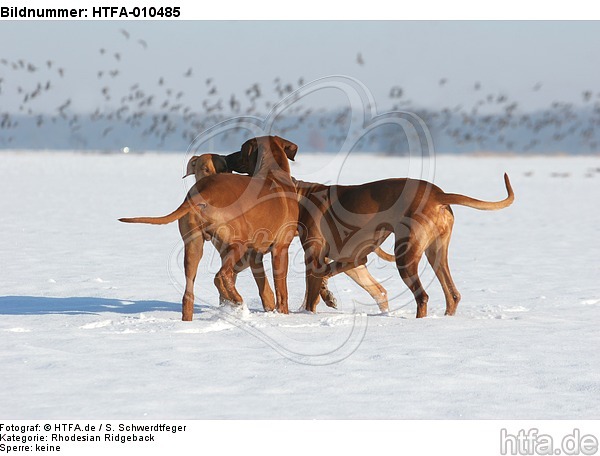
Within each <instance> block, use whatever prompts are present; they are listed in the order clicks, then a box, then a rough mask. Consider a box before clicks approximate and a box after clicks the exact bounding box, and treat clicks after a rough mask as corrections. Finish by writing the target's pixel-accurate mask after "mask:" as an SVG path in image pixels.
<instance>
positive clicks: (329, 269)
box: [295, 174, 514, 318]
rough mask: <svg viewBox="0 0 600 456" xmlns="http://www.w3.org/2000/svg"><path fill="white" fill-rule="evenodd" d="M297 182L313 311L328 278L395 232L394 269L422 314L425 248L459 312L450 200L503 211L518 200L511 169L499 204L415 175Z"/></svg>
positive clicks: (449, 310) (451, 310)
mask: <svg viewBox="0 0 600 456" xmlns="http://www.w3.org/2000/svg"><path fill="white" fill-rule="evenodd" d="M295 183H296V191H297V193H298V195H299V197H300V199H299V202H300V214H299V227H298V230H299V235H300V240H301V242H302V246H303V248H304V251H305V263H306V287H307V298H306V309H307V310H308V311H310V312H315V309H316V306H317V304H318V300H319V290H320V288H321V287H322V285H323V280H324V279H326V278H327V277H331V276H333V275H335V274H338V273H340V272H344V271H347V270H349V269H352V268H356V267H357V266H358V265H362V264H365V263H366V261H367V255H368V254H369V253H370V252H372V251H373V250H374V249H375V248H377V247H378V246H379V245H380V244H381V243H382V242H383V241H384V240H385V239H386V238H387V237H388V236H389V235H390V234H391V233H394V236H395V247H394V255H395V260H396V266H397V269H398V272H399V273H400V277H401V278H402V280H403V281H404V282H405V283H406V285H407V286H408V288H409V289H410V291H411V292H412V293H413V295H414V298H415V301H416V303H417V318H421V317H425V316H427V302H428V300H429V296H428V295H427V293H426V292H425V290H424V288H423V285H422V284H421V281H420V280H419V276H418V266H419V261H420V259H421V257H422V256H423V253H425V255H426V256H427V259H428V261H429V263H430V265H431V266H432V267H433V269H434V271H435V274H436V277H437V278H438V280H439V282H440V284H441V286H442V289H443V291H444V297H445V300H446V313H445V314H446V315H454V314H455V312H456V308H457V306H458V303H459V301H460V293H459V292H458V290H457V289H456V286H455V284H454V282H453V280H452V276H451V275H450V269H449V267H448V245H449V243H450V235H451V234H452V227H453V224H454V215H453V213H452V209H451V207H450V205H452V204H457V205H461V206H468V207H471V208H475V209H479V210H498V209H502V208H505V207H507V206H510V205H511V204H512V202H513V200H514V192H513V189H512V187H511V185H510V180H509V178H508V175H507V174H504V183H505V186H506V191H507V193H508V196H507V197H506V198H505V199H504V200H502V201H497V202H488V201H481V200H477V199H474V198H471V197H468V196H464V195H459V194H452V193H445V192H444V191H442V190H441V189H440V188H439V187H437V186H435V185H434V184H431V183H429V182H425V181H421V180H414V179H386V180H381V181H377V182H370V183H367V184H362V185H348V186H345V185H332V186H326V185H322V184H314V183H310V182H302V181H295ZM327 258H329V259H331V260H333V262H328V261H327V260H326V259H327Z"/></svg>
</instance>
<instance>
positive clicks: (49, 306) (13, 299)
mask: <svg viewBox="0 0 600 456" xmlns="http://www.w3.org/2000/svg"><path fill="white" fill-rule="evenodd" d="M152 311H169V312H181V303H179V302H177V303H175V302H165V301H129V300H126V299H106V298H91V297H82V298H80V297H69V298H49V297H44V296H0V315H52V314H60V315H85V314H91V315H95V314H100V313H103V312H113V313H120V314H136V313H141V312H152Z"/></svg>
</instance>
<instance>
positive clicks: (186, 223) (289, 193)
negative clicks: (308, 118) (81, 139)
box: [119, 136, 298, 321]
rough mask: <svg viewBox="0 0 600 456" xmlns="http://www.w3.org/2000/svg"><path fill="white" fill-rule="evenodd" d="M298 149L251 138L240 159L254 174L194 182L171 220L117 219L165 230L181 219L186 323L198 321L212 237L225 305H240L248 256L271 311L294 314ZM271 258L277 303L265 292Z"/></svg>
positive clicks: (276, 139) (277, 141)
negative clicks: (290, 281) (290, 275)
mask: <svg viewBox="0 0 600 456" xmlns="http://www.w3.org/2000/svg"><path fill="white" fill-rule="evenodd" d="M297 150H298V147H297V146H296V145H295V144H293V143H291V142H290V141H287V140H285V139H283V138H280V137H277V136H263V137H259V138H253V139H250V140H248V141H246V142H245V143H244V144H243V145H242V147H241V150H240V152H238V153H237V154H238V155H236V160H237V162H238V163H240V164H241V166H243V167H244V168H245V169H249V170H250V172H249V174H251V176H243V175H239V174H231V173H216V174H212V175H208V176H206V177H203V178H202V179H200V180H199V181H198V182H196V184H195V185H194V186H193V187H192V188H191V189H190V191H189V192H188V194H187V196H186V199H185V201H184V202H183V203H182V204H181V205H180V206H179V207H178V208H177V209H176V210H175V211H173V212H172V213H170V214H168V215H166V216H163V217H136V218H122V219H119V220H120V221H122V222H126V223H149V224H159V225H162V224H166V223H171V222H174V221H175V220H178V221H179V229H180V232H181V234H182V236H183V237H184V242H185V256H184V268H185V276H186V287H185V293H184V296H183V305H182V319H183V320H184V321H189V320H191V319H192V317H193V312H194V280H195V278H196V272H197V269H198V263H199V262H200V259H201V258H202V253H203V246H204V242H200V241H201V240H202V239H205V238H206V237H209V238H211V239H212V241H213V243H214V244H215V246H216V247H217V249H218V250H219V253H220V255H221V262H222V265H221V269H220V270H219V272H217V274H216V276H215V285H216V287H217V289H218V290H219V295H220V298H221V301H222V302H225V301H228V302H230V303H232V304H233V305H241V303H242V297H241V296H240V294H239V293H238V292H237V290H236V288H235V275H236V273H237V272H238V271H239V270H240V267H241V266H240V265H241V264H243V263H244V259H245V258H248V261H249V266H250V267H251V269H252V272H253V274H254V277H255V279H256V281H257V283H258V284H259V294H260V295H261V299H262V300H263V305H265V303H266V310H273V308H276V309H277V311H278V312H280V313H285V314H287V313H288V292H287V270H288V248H289V245H290V243H291V241H292V239H293V238H294V235H295V234H296V230H297V225H298V201H297V195H296V188H295V186H294V183H293V182H292V179H291V176H290V167H289V162H288V159H289V160H293V159H294V156H295V155H296V152H297ZM186 216H187V217H186ZM196 241H198V242H196ZM269 252H270V253H271V255H272V264H273V276H274V282H275V299H273V296H272V291H271V290H270V287H269V288H268V289H267V288H266V287H265V286H264V284H266V285H267V286H268V283H267V280H266V277H265V275H264V269H263V268H262V256H263V255H264V254H266V253H269ZM261 283H262V284H263V286H262V287H261ZM269 292H270V293H271V294H270V295H269ZM273 301H275V304H273Z"/></svg>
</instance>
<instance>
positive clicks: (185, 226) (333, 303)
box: [179, 153, 395, 312]
mask: <svg viewBox="0 0 600 456" xmlns="http://www.w3.org/2000/svg"><path fill="white" fill-rule="evenodd" d="M236 161H239V156H238V155H237V154H236V153H234V154H231V155H219V154H202V155H195V156H193V157H191V158H190V159H189V161H188V163H187V167H186V174H185V175H184V176H183V177H184V178H185V177H187V176H191V175H193V176H195V177H196V182H197V181H199V180H200V179H202V178H204V177H206V176H210V175H212V174H216V173H230V172H232V169H231V168H230V166H231V167H237V168H238V169H240V166H239V164H237V163H236ZM292 180H294V179H293V178H292ZM294 181H295V180H294ZM192 216H193V215H192V214H187V215H185V216H184V217H182V218H181V219H179V226H180V230H181V234H182V237H183V239H184V242H204V239H208V237H207V236H206V235H205V236H204V239H202V238H200V239H199V240H198V241H194V238H190V239H189V240H188V241H186V237H185V234H186V233H189V232H190V231H193V229H192V225H193V224H194V222H190V220H189V218H190V217H192ZM196 224H197V222H196ZM186 248H187V247H186ZM191 248H192V247H190V249H191ZM374 253H375V254H376V255H377V256H379V257H380V258H382V259H383V260H385V261H390V262H391V261H394V260H395V258H394V256H393V255H390V254H389V253H387V252H385V251H384V250H383V249H381V248H380V247H377V248H376V249H375V250H374ZM248 260H249V259H246V261H242V262H241V263H240V264H238V268H237V269H236V272H239V271H241V270H242V269H243V268H244V267H249V266H253V271H254V272H255V274H254V275H255V279H256V277H257V276H258V275H260V273H261V271H262V274H263V276H264V269H261V268H262V263H261V262H260V261H259V262H258V263H256V261H255V262H254V263H250V261H248ZM254 260H256V259H254ZM344 272H345V274H346V275H347V276H348V277H350V278H351V279H352V280H353V281H354V282H356V283H357V284H358V285H359V286H360V287H361V288H363V289H364V290H365V291H366V292H367V293H369V294H370V295H371V297H372V298H373V299H374V300H375V302H376V303H377V305H378V306H379V309H380V310H381V311H382V312H386V311H387V310H388V301H387V290H386V289H385V288H384V287H383V286H382V285H381V284H380V283H379V282H378V281H377V280H375V278H374V277H373V276H372V275H371V274H370V273H369V271H368V270H367V267H366V266H365V265H360V266H357V267H356V268H353V269H349V270H347V271H344ZM257 284H258V286H259V290H263V293H262V294H269V293H270V294H272V292H270V291H269V290H270V286H269V283H268V281H266V282H264V283H263V282H262V281H261V282H260V283H258V282H257ZM319 294H320V296H321V298H322V299H323V301H325V304H327V306H329V307H333V308H337V300H336V298H335V295H334V294H333V293H332V292H331V291H330V290H329V288H328V286H327V278H325V279H324V281H323V286H322V287H321V289H320V290H319ZM263 308H264V309H265V310H268V308H269V304H268V303H265V302H263Z"/></svg>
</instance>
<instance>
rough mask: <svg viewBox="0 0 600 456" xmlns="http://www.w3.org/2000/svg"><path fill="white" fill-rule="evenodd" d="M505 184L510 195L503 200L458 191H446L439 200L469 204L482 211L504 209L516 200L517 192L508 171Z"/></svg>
mask: <svg viewBox="0 0 600 456" xmlns="http://www.w3.org/2000/svg"><path fill="white" fill-rule="evenodd" d="M504 185H506V191H507V193H508V196H507V197H506V198H504V199H503V200H501V201H481V200H478V199H475V198H471V197H469V196H465V195H459V194H456V193H444V194H442V195H441V196H440V198H439V200H440V203H441V204H458V205H460V206H468V207H472V208H474V209H479V210H482V211H496V210H498V209H504V208H505V207H508V206H510V205H511V204H512V202H513V201H514V200H515V194H514V192H513V189H512V186H511V185H510V180H509V179H508V174H506V173H504Z"/></svg>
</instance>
